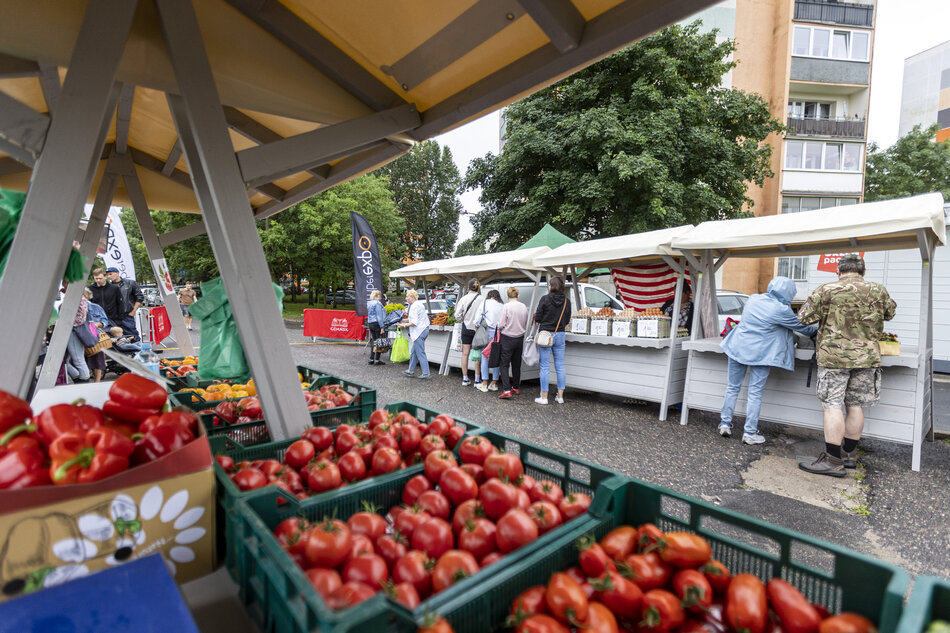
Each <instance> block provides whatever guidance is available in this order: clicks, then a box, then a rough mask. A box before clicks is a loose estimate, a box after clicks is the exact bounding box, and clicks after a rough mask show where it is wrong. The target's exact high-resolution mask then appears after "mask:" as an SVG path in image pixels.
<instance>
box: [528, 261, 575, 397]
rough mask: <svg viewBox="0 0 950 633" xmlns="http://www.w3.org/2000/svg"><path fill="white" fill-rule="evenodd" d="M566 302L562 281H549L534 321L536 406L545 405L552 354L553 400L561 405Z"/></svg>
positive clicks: (567, 314) (563, 376)
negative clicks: (537, 379)
mask: <svg viewBox="0 0 950 633" xmlns="http://www.w3.org/2000/svg"><path fill="white" fill-rule="evenodd" d="M567 303H568V299H567V296H566V295H565V294H564V280H563V279H561V278H560V277H551V278H550V279H548V294H546V295H544V296H543V297H541V300H540V301H539V302H538V310H537V312H535V313H534V320H535V321H537V323H538V336H537V338H536V340H535V343H536V344H537V346H538V361H539V362H538V369H539V371H540V372H541V375H540V380H541V396H540V397H538V398H535V399H534V401H535V402H537V403H538V404H547V403H548V383H549V382H550V379H551V354H552V353H553V354H554V372H555V373H556V374H557V396H556V397H555V398H554V401H555V402H557V403H558V404H564V386H565V380H566V379H565V372H564V348H565V344H564V330H565V328H566V327H567V324H568V322H569V321H570V320H571V313H570V311H569V310H568V309H567Z"/></svg>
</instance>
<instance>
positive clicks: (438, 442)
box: [419, 435, 445, 459]
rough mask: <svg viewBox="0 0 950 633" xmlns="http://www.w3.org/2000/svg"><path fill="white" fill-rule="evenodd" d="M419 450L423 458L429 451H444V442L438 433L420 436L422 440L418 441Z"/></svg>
mask: <svg viewBox="0 0 950 633" xmlns="http://www.w3.org/2000/svg"><path fill="white" fill-rule="evenodd" d="M419 450H420V451H422V457H423V459H425V458H426V457H428V455H429V453H434V452H435V451H444V450H445V442H444V441H443V440H442V438H441V437H439V436H438V435H426V436H425V437H424V438H422V441H421V442H419Z"/></svg>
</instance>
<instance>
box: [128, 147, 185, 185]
mask: <svg viewBox="0 0 950 633" xmlns="http://www.w3.org/2000/svg"><path fill="white" fill-rule="evenodd" d="M129 154H130V155H131V156H132V160H133V161H134V162H135V164H136V165H139V166H141V167H144V168H145V169H147V170H149V171H153V172H155V173H156V174H161V175H162V176H165V177H166V178H168V179H169V180H173V181H175V182H176V183H178V184H179V185H181V186H182V187H188V188H189V189H191V188H192V186H191V176H189V175H188V174H186V173H185V172H183V171H182V170H180V169H173V170H171V172H169V173H168V174H166V173H165V171H164V170H165V162H163V161H162V159H160V158H156V157H154V156H152V155H151V154H148V153H146V152H143V151H142V150H140V149H138V148H135V147H132V146H131V145H130V146H129Z"/></svg>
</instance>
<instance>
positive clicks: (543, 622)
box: [515, 613, 571, 633]
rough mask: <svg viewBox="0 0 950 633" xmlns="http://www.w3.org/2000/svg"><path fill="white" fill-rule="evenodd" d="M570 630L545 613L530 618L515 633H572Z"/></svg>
mask: <svg viewBox="0 0 950 633" xmlns="http://www.w3.org/2000/svg"><path fill="white" fill-rule="evenodd" d="M570 631H571V630H570V629H569V628H567V627H566V626H564V625H563V624H561V623H560V622H558V621H557V620H555V619H554V618H552V617H551V616H549V615H545V614H544V613H539V614H537V615H532V616H528V617H527V618H526V619H524V620H523V621H522V622H521V624H519V625H518V627H517V628H516V629H515V633H570Z"/></svg>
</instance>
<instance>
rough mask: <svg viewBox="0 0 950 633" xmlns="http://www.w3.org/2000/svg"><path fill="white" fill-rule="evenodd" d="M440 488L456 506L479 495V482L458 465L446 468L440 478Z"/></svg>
mask: <svg viewBox="0 0 950 633" xmlns="http://www.w3.org/2000/svg"><path fill="white" fill-rule="evenodd" d="M439 489H440V490H441V491H442V492H443V493H444V494H445V496H446V497H448V498H449V501H451V502H452V504H453V505H456V506H457V505H461V504H462V503H464V502H465V501H468V500H469V499H475V498H477V497H478V484H477V483H475V480H474V479H473V478H472V476H471V475H469V474H468V473H467V472H465V471H464V470H462V469H461V468H459V467H458V466H453V467H451V468H446V469H445V470H443V471H442V476H441V477H440V478H439Z"/></svg>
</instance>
